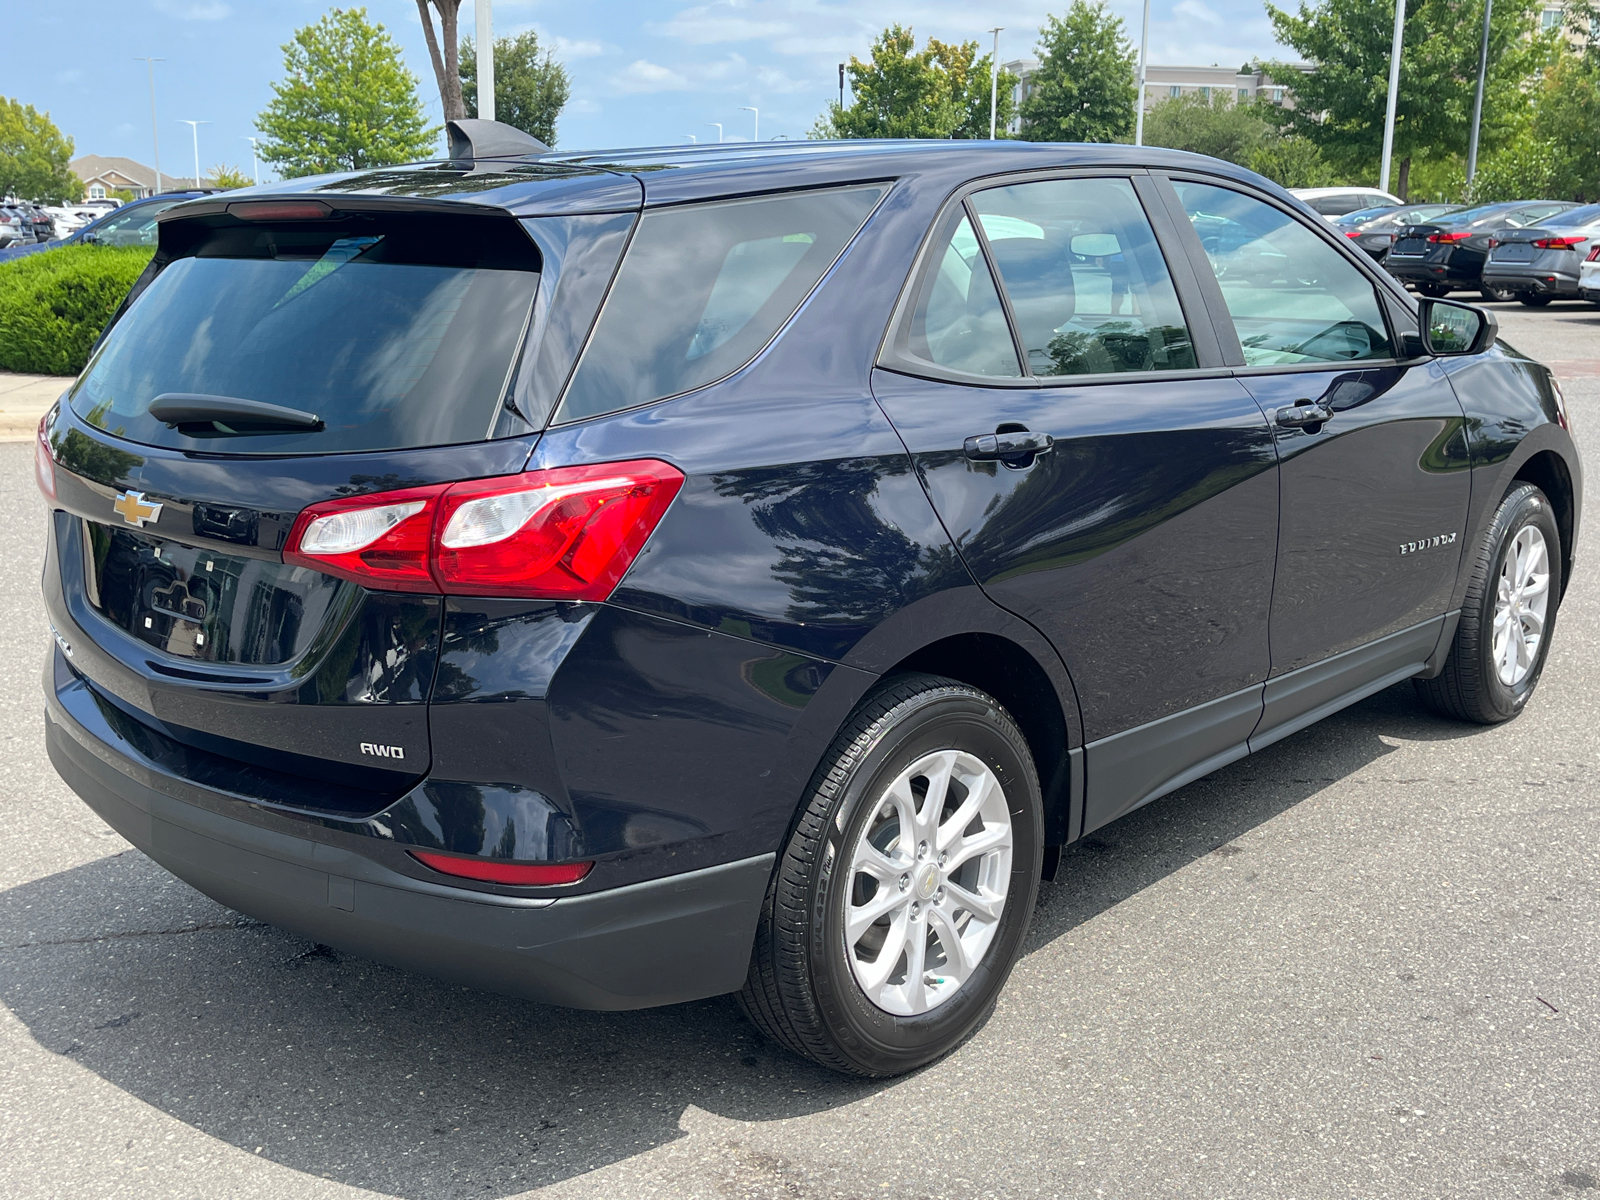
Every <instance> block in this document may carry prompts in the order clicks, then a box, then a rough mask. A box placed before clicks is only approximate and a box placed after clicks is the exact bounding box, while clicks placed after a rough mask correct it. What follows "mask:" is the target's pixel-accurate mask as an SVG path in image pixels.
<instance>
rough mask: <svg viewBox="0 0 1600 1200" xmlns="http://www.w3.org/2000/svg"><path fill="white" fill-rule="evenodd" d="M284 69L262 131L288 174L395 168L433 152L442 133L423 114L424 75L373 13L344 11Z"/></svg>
mask: <svg viewBox="0 0 1600 1200" xmlns="http://www.w3.org/2000/svg"><path fill="white" fill-rule="evenodd" d="M283 68H284V71H285V72H286V75H287V77H286V78H285V79H283V80H282V81H280V82H278V83H274V84H273V85H272V92H273V96H272V101H271V103H269V104H268V105H267V107H266V108H265V109H264V110H262V112H261V115H260V116H259V117H257V118H256V127H257V128H258V129H260V130H261V132H262V133H264V134H266V137H267V140H266V143H265V144H264V145H263V146H262V148H261V157H262V158H264V159H266V160H267V161H268V162H272V163H277V164H279V166H280V168H281V170H282V173H283V174H284V175H285V176H288V177H293V176H296V175H315V174H318V173H319V172H323V171H355V170H361V169H363V168H366V167H383V166H389V165H390V164H393V163H401V162H410V161H412V160H415V159H418V158H422V157H424V156H426V155H427V154H429V153H430V152H431V151H432V150H433V148H434V145H435V137H436V135H437V133H438V130H437V129H436V128H434V127H431V126H429V125H428V123H427V120H426V118H425V117H424V115H423V111H422V101H421V100H420V99H419V98H418V96H417V77H416V76H415V75H413V74H412V73H411V72H410V71H408V70H406V67H405V63H404V62H403V61H401V58H400V48H399V46H397V45H396V44H395V42H394V39H393V38H391V37H390V36H389V34H388V32H387V31H386V30H385V29H384V27H383V26H382V25H374V24H371V23H369V22H368V20H367V10H366V9H364V8H352V9H348V10H345V9H338V8H336V9H333V10H332V11H331V12H329V13H328V14H327V15H326V16H324V17H323V18H322V20H320V21H318V22H317V23H316V24H315V25H307V26H306V27H305V28H303V29H300V30H298V31H296V33H295V35H294V40H293V41H291V42H289V43H287V44H286V45H285V46H284V47H283Z"/></svg>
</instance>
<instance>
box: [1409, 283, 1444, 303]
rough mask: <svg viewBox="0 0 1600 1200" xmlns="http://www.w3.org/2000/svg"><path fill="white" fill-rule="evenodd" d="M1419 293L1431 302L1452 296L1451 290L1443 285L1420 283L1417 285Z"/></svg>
mask: <svg viewBox="0 0 1600 1200" xmlns="http://www.w3.org/2000/svg"><path fill="white" fill-rule="evenodd" d="M1417 291H1419V292H1421V293H1422V294H1423V295H1424V296H1426V297H1428V299H1430V300H1443V299H1444V298H1445V297H1446V296H1448V295H1449V294H1450V289H1449V288H1447V287H1445V285H1444V284H1442V283H1419V284H1417Z"/></svg>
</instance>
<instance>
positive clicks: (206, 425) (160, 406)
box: [148, 392, 323, 437]
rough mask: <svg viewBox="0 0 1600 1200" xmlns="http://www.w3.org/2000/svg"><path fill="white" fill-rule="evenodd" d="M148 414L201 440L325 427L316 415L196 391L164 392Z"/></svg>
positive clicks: (153, 402)
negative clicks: (211, 437) (220, 436)
mask: <svg viewBox="0 0 1600 1200" xmlns="http://www.w3.org/2000/svg"><path fill="white" fill-rule="evenodd" d="M148 411H149V413H150V415H151V416H152V417H154V418H155V419H156V420H158V421H160V422H162V423H163V424H165V425H167V426H169V427H170V428H172V429H176V430H177V431H178V432H179V433H185V434H191V435H199V436H201V437H204V436H206V435H208V434H214V433H222V434H250V433H282V432H285V431H291V432H293V431H298V432H303V433H316V432H319V431H320V430H321V429H322V428H323V421H322V418H321V417H319V416H317V414H316V413H308V412H302V411H301V410H300V409H298V408H285V407H284V406H283V405H281V404H268V403H267V402H266V401H264V400H241V399H239V398H238V397H236V396H207V395H204V394H201V393H195V392H163V393H162V394H161V395H159V396H157V397H156V398H155V399H154V400H152V401H150V408H149V410H148Z"/></svg>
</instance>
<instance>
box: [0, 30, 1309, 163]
mask: <svg viewBox="0 0 1600 1200" xmlns="http://www.w3.org/2000/svg"><path fill="white" fill-rule="evenodd" d="M328 7H330V5H329V4H327V3H326V2H325V0H277V2H275V3H265V4H264V3H260V2H259V0H258V2H256V3H249V2H248V0H47V2H45V3H34V4H17V5H13V6H11V14H10V17H9V18H8V21H7V34H6V36H5V38H4V40H3V43H0V95H8V96H12V97H14V98H16V99H19V100H21V101H23V102H24V103H29V104H33V105H34V106H35V107H38V108H42V109H47V110H49V111H50V113H51V114H52V116H53V117H54V119H55V121H56V123H57V124H58V125H60V126H61V128H62V129H63V131H64V132H66V133H67V134H68V135H69V136H71V137H72V138H73V139H74V140H75V141H76V143H77V152H78V153H79V154H85V153H95V154H111V155H127V156H128V157H131V158H135V159H138V160H139V161H141V162H145V163H149V162H150V160H151V123H150V100H149V92H148V87H147V82H146V75H145V70H146V68H145V64H144V63H143V62H136V61H134V56H135V55H146V54H153V55H157V56H161V57H164V58H165V59H166V61H165V62H161V63H157V64H156V68H155V69H156V106H157V116H158V119H159V126H158V129H159V134H160V138H161V165H162V169H163V170H164V171H168V172H172V173H179V172H181V173H183V174H189V173H190V172H191V171H192V169H193V152H192V149H191V139H190V130H189V127H188V126H187V125H181V124H179V123H178V122H179V121H180V120H182V119H184V118H188V119H192V120H200V121H209V122H211V124H209V125H202V126H201V127H200V131H199V132H200V160H201V166H202V168H203V169H206V170H209V169H210V167H211V166H212V165H213V164H215V163H218V162H228V163H232V164H234V165H239V164H241V163H243V164H248V162H249V157H250V147H249V143H248V142H246V141H245V140H244V139H245V138H246V137H248V136H249V135H250V134H252V133H254V132H255V130H254V118H255V114H256V113H258V112H259V111H260V110H261V109H262V107H263V106H264V105H265V104H266V103H267V101H268V100H269V99H270V97H271V91H270V84H271V82H272V80H274V79H275V78H278V77H279V76H280V75H281V74H282V66H283V56H282V51H281V49H280V46H281V45H282V43H284V42H285V41H287V40H288V39H289V37H290V35H291V34H292V33H293V31H294V30H295V29H296V28H297V27H299V26H301V25H305V24H308V23H310V22H312V21H314V20H316V19H317V18H318V17H319V16H320V15H321V14H322V13H323V12H324V11H326V9H327V8H328ZM1057 7H1065V6H1064V4H1058V5H1057ZM1112 8H1113V9H1114V10H1115V11H1116V12H1117V13H1118V14H1119V15H1121V16H1122V17H1123V18H1124V19H1125V20H1126V21H1127V23H1128V30H1129V34H1130V36H1131V37H1133V38H1134V39H1137V37H1138V21H1139V7H1138V4H1137V3H1136V0H1112ZM472 11H473V10H472V0H467V2H466V3H465V4H464V5H463V6H462V25H463V27H464V28H465V29H469V30H470V28H471V25H472ZM1048 11H1050V9H1049V7H1048V5H1047V4H1028V3H1017V2H1013V0H995V2H992V3H988V4H983V5H976V4H971V3H956V2H945V0H926V2H924V0H898V2H890V0H738V2H734V0H720V2H717V3H709V4H689V5H685V4H682V3H671V2H669V0H589V2H588V3H583V4H575V3H571V2H570V0H569V2H565V3H562V2H558V0H496V2H495V5H494V17H495V30H496V32H497V33H500V34H504V33H513V32H518V31H521V30H524V29H529V28H532V29H535V30H537V31H538V32H539V34H540V36H541V38H542V39H544V40H545V42H546V43H547V44H549V45H550V46H551V47H552V48H553V49H555V51H556V53H557V54H558V55H559V56H560V57H561V58H562V59H563V61H564V62H565V63H566V65H567V68H568V70H569V72H570V74H571V76H572V80H573V93H572V101H571V102H570V103H569V105H568V107H567V110H566V112H565V113H564V114H563V116H562V119H561V124H560V128H559V140H560V145H561V146H562V147H564V148H568V149H578V148H584V147H597V148H599V147H608V146H629V145H655V144H662V143H674V142H687V141H688V140H689V139H690V136H691V135H692V136H694V137H698V138H699V139H700V140H701V141H706V140H713V141H714V140H715V139H716V136H717V131H716V130H715V129H714V128H711V126H710V123H711V122H721V123H722V126H723V133H724V136H725V137H727V138H729V139H732V138H735V137H745V138H748V137H750V136H751V135H752V133H753V132H754V118H753V116H752V114H751V113H749V112H744V111H741V106H744V105H751V106H755V107H758V108H759V109H760V110H761V137H762V139H763V140H765V139H768V138H771V137H774V136H777V135H782V134H787V135H788V136H790V137H803V136H804V135H805V132H806V130H807V129H808V128H809V127H810V125H811V123H812V121H813V120H815V118H816V117H817V115H818V114H819V113H820V112H821V111H822V110H823V108H824V106H825V105H826V104H827V102H828V100H829V99H830V98H832V97H834V96H835V95H836V94H837V85H838V84H837V81H838V69H837V64H838V63H839V62H841V61H844V60H846V59H848V58H849V56H850V55H851V54H855V55H858V56H861V57H865V55H866V52H867V49H868V47H869V46H870V45H871V42H872V39H873V37H874V36H875V35H876V34H877V33H878V32H879V31H881V30H882V29H883V28H884V26H885V25H888V24H890V23H892V22H895V21H899V22H901V23H903V24H909V25H911V26H913V27H914V28H915V30H916V33H917V37H918V41H919V43H920V42H921V41H922V40H923V39H925V38H926V37H928V36H929V35H933V36H937V37H940V38H943V39H945V40H952V41H953V40H964V39H970V38H980V39H982V41H983V44H984V45H985V47H987V46H988V42H989V38H988V35H987V34H986V33H984V32H983V31H984V30H985V29H987V28H989V27H991V26H994V25H1003V26H1005V27H1006V30H1005V32H1004V33H1003V34H1002V35H1001V44H1000V50H1001V58H1002V59H1008V58H1015V57H1020V56H1023V55H1031V54H1032V52H1033V46H1034V43H1035V41H1036V39H1037V32H1038V28H1039V25H1040V24H1041V23H1042V21H1043V20H1044V16H1045V14H1046V13H1047V12H1048ZM368 12H369V15H371V16H372V17H374V18H375V19H377V20H379V21H381V22H382V23H383V24H384V25H385V26H387V28H388V29H389V31H390V32H391V34H393V35H394V37H395V38H396V39H397V40H398V41H399V42H400V44H401V46H402V48H403V50H404V53H405V58H406V62H407V65H408V66H409V67H410V68H411V70H412V72H413V73H415V74H416V75H417V77H418V79H419V81H420V83H421V89H420V90H421V94H422V96H423V97H424V99H425V101H426V102H427V103H428V106H429V110H430V112H431V113H432V115H433V117H434V119H435V120H437V119H438V115H439V101H438V93H437V89H436V87H435V85H434V81H433V72H432V68H431V67H430V66H429V63H428V55H427V48H426V44H425V43H424V41H423V38H422V27H421V24H420V21H419V18H418V16H417V10H416V4H415V2H414V0H371V3H369V4H368ZM1150 44H1151V61H1152V62H1155V63H1167V64H1186V65H1187V64H1199V65H1209V64H1211V63H1213V62H1215V63H1220V64H1222V65H1228V66H1231V65H1236V64H1239V63H1242V62H1244V61H1245V60H1246V59H1247V58H1251V57H1256V56H1262V57H1283V56H1285V55H1284V52H1283V51H1281V50H1278V49H1276V48H1275V46H1274V44H1273V38H1272V32H1271V28H1270V26H1269V25H1268V23H1267V21H1266V18H1265V15H1264V12H1263V9H1262V5H1261V3H1260V0H1177V2H1176V3H1174V2H1173V0H1152V4H1151V37H1150ZM264 177H265V176H264Z"/></svg>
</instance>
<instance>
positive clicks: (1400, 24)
mask: <svg viewBox="0 0 1600 1200" xmlns="http://www.w3.org/2000/svg"><path fill="white" fill-rule="evenodd" d="M1405 36H1406V0H1394V42H1393V44H1392V45H1391V46H1390V47H1389V110H1388V112H1387V113H1385V114H1384V118H1383V166H1382V168H1381V169H1380V170H1379V172H1378V190H1379V191H1380V192H1387V191H1388V190H1389V160H1390V159H1391V158H1392V157H1393V156H1394V111H1395V106H1396V105H1397V104H1398V103H1399V102H1400V46H1401V43H1402V42H1404V41H1405ZM1404 198H1405V197H1403V196H1402V197H1401V199H1404Z"/></svg>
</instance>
